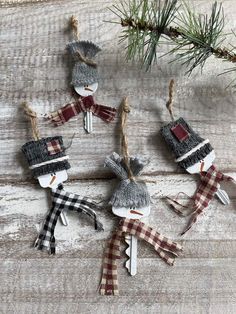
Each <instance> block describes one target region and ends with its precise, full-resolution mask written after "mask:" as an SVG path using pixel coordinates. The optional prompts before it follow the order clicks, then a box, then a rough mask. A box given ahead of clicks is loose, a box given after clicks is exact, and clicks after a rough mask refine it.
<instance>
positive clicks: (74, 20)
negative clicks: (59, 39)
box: [70, 15, 97, 68]
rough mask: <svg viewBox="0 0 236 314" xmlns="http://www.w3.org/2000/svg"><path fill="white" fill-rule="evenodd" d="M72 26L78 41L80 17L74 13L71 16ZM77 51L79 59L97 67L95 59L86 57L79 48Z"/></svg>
mask: <svg viewBox="0 0 236 314" xmlns="http://www.w3.org/2000/svg"><path fill="white" fill-rule="evenodd" d="M70 28H71V30H72V33H73V35H74V37H75V39H76V40H77V41H79V39H80V32H79V21H78V19H77V18H76V17H75V16H74V15H72V16H71V18H70ZM76 53H77V57H78V59H79V60H80V61H81V62H83V63H85V64H87V65H89V66H92V67H95V68H96V67H97V63H96V62H95V61H93V60H92V59H89V58H87V57H85V56H84V55H83V54H82V53H81V51H79V50H77V52H76Z"/></svg>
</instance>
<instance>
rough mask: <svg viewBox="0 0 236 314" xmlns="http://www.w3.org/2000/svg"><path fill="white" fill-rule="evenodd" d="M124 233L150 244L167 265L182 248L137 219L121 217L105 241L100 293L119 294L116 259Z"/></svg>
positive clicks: (118, 256) (172, 261) (170, 263)
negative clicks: (114, 229) (106, 241)
mask: <svg viewBox="0 0 236 314" xmlns="http://www.w3.org/2000/svg"><path fill="white" fill-rule="evenodd" d="M125 234H130V235H133V236H136V237H137V238H138V239H141V240H144V241H146V242H148V243H149V244H151V245H152V246H153V248H154V250H155V251H156V252H157V254H158V255H159V256H160V258H162V259H163V261H164V262H166V263H167V264H168V265H173V264H174V260H175V257H177V256H178V253H179V252H180V251H181V250H182V246H181V245H180V244H178V243H175V242H173V241H172V240H170V239H168V238H166V237H164V236H162V235H161V234H160V233H158V232H157V231H155V230H154V229H152V228H151V227H149V226H147V225H146V224H144V223H142V222H140V221H139V220H133V219H127V218H126V219H122V220H121V221H120V223H119V227H118V228H117V230H116V231H115V232H114V233H113V235H112V237H111V238H110V239H109V241H108V243H107V247H106V251H105V256H104V261H103V270H102V279H101V284H100V293H101V295H118V294H119V288H118V273H117V259H120V247H121V240H122V239H124V237H125Z"/></svg>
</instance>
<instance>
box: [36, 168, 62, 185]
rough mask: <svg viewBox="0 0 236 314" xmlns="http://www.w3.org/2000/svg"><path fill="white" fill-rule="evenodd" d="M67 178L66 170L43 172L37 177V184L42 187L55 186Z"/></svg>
mask: <svg viewBox="0 0 236 314" xmlns="http://www.w3.org/2000/svg"><path fill="white" fill-rule="evenodd" d="M67 179H68V174H67V171H66V170H62V171H57V172H54V173H49V174H45V175H43V176H39V177H38V181H39V184H40V186H41V187H42V188H51V189H52V188H55V187H57V186H58V185H59V184H60V183H63V182H65V181H66V180H67Z"/></svg>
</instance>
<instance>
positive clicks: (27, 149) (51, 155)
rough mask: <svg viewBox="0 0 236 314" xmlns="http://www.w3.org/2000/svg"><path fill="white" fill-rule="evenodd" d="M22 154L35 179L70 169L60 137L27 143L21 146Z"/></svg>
mask: <svg viewBox="0 0 236 314" xmlns="http://www.w3.org/2000/svg"><path fill="white" fill-rule="evenodd" d="M22 152H23V153H24V155H25V157H26V159H27V161H28V164H29V168H30V169H31V170H32V172H33V176H34V177H35V178H38V177H39V176H42V175H45V174H48V173H53V172H57V171H61V170H67V169H69V168H70V164H69V162H68V158H69V157H68V156H67V155H66V154H65V147H64V145H63V140H62V137H61V136H53V137H46V138H42V139H40V140H38V141H30V142H27V143H26V144H24V145H23V146H22Z"/></svg>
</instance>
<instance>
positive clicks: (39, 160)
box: [22, 104, 103, 254]
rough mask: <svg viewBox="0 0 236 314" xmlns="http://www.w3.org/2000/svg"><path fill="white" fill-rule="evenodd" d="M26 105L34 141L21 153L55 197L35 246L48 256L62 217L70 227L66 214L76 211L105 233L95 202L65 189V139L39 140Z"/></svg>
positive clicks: (67, 165) (29, 109)
mask: <svg viewBox="0 0 236 314" xmlns="http://www.w3.org/2000/svg"><path fill="white" fill-rule="evenodd" d="M24 106H25V107H24V109H25V112H26V114H27V115H28V116H29V117H30V119H31V125H32V130H33V137H34V140H33V141H29V142H27V143H26V144H24V145H23V146H22V152H23V154H24V156H25V158H26V160H27V162H28V164H29V168H30V169H31V171H32V174H33V177H34V178H36V179H37V180H38V181H39V184H40V186H41V187H43V188H50V190H51V197H52V207H51V209H50V210H49V211H48V213H47V215H46V218H45V220H44V223H43V227H42V229H41V231H40V233H39V236H38V237H37V239H36V241H35V247H37V248H38V249H39V250H46V251H48V253H49V254H55V252H56V247H55V236H54V231H55V227H56V224H57V220H58V218H59V216H60V217H61V220H62V223H63V224H64V225H67V224H68V223H67V218H66V215H65V212H68V211H76V212H78V213H83V214H86V215H87V216H88V217H89V218H90V219H92V220H93V222H94V228H95V229H96V230H99V231H101V230H103V226H102V224H101V223H100V221H99V220H98V218H97V214H96V212H95V210H96V209H98V208H99V207H98V206H97V205H96V203H94V202H93V201H91V200H89V199H88V198H87V197H81V196H80V195H78V194H75V193H70V192H66V191H65V190H64V187H63V184H62V183H64V182H65V181H67V179H68V174H67V170H68V169H69V168H70V164H69V161H68V159H69V156H68V155H67V154H66V149H65V147H64V144H63V139H62V137H61V136H52V137H46V138H40V137H39V132H38V130H37V115H36V113H35V112H33V111H32V109H31V108H30V107H29V106H28V105H27V104H24ZM36 134H37V135H36Z"/></svg>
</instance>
